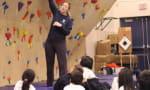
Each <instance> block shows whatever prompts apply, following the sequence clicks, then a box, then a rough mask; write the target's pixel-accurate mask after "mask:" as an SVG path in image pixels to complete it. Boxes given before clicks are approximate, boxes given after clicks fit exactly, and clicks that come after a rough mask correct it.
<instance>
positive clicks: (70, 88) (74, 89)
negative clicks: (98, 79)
mask: <svg viewBox="0 0 150 90" xmlns="http://www.w3.org/2000/svg"><path fill="white" fill-rule="evenodd" d="M63 90H85V88H84V87H83V86H81V85H76V84H73V83H70V84H69V85H67V86H65V87H64V89H63Z"/></svg>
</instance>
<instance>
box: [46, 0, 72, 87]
mask: <svg viewBox="0 0 150 90" xmlns="http://www.w3.org/2000/svg"><path fill="white" fill-rule="evenodd" d="M49 7H50V9H51V11H52V13H53V20H52V23H51V27H50V32H49V34H48V38H47V41H46V46H45V55H46V64H47V86H52V84H53V81H54V62H55V53H56V54H57V59H58V65H59V76H60V77H61V76H62V75H64V74H66V73H67V60H66V40H65V39H66V36H67V35H69V34H70V32H71V30H72V20H71V19H70V17H69V10H70V4H69V3H67V2H65V3H63V4H62V5H61V6H60V8H59V9H57V8H56V6H55V4H54V1H53V0H49Z"/></svg>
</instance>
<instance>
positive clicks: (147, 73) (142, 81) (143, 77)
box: [139, 70, 150, 90]
mask: <svg viewBox="0 0 150 90" xmlns="http://www.w3.org/2000/svg"><path fill="white" fill-rule="evenodd" d="M139 86H140V90H150V70H144V71H143V72H141V73H140V75H139Z"/></svg>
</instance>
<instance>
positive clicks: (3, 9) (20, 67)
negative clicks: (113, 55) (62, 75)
mask: <svg viewBox="0 0 150 90" xmlns="http://www.w3.org/2000/svg"><path fill="white" fill-rule="evenodd" d="M67 1H68V2H70V3H71V6H72V7H71V17H72V18H73V19H74V25H73V29H72V32H71V34H70V35H69V36H68V37H67V38H66V40H67V52H66V54H67V56H68V68H70V67H72V66H73V65H75V64H77V63H78V60H79V59H80V57H81V56H83V55H85V54H86V53H85V50H86V49H85V42H84V38H85V37H86V35H87V34H88V33H89V32H90V30H92V28H93V27H94V26H95V25H96V24H97V22H98V21H99V20H100V16H101V15H104V13H106V12H107V11H108V10H109V8H110V7H111V6H112V4H113V2H114V1H115V0H105V1H100V0H98V1H97V0H92V1H97V2H93V3H91V0H67ZM51 20H52V15H51V11H50V9H49V5H48V0H0V50H1V51H0V61H1V63H0V86H4V85H12V84H15V83H16V81H18V80H20V79H21V75H22V73H23V71H24V70H25V69H27V68H31V69H33V70H34V71H35V73H36V78H35V80H34V81H35V82H39V81H41V80H46V63H45V51H44V43H45V40H46V38H47V35H48V32H49V27H50V23H51ZM54 68H55V78H57V77H58V71H59V70H58V66H57V60H56V65H55V67H54Z"/></svg>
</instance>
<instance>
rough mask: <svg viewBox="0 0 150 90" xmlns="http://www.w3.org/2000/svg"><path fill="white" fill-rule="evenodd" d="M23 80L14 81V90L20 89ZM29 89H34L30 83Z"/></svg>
mask: <svg viewBox="0 0 150 90" xmlns="http://www.w3.org/2000/svg"><path fill="white" fill-rule="evenodd" d="M22 85H23V81H22V80H20V81H18V82H17V83H16V85H15V87H14V90H22ZM29 90H36V89H35V87H34V86H33V85H30V87H29Z"/></svg>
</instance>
